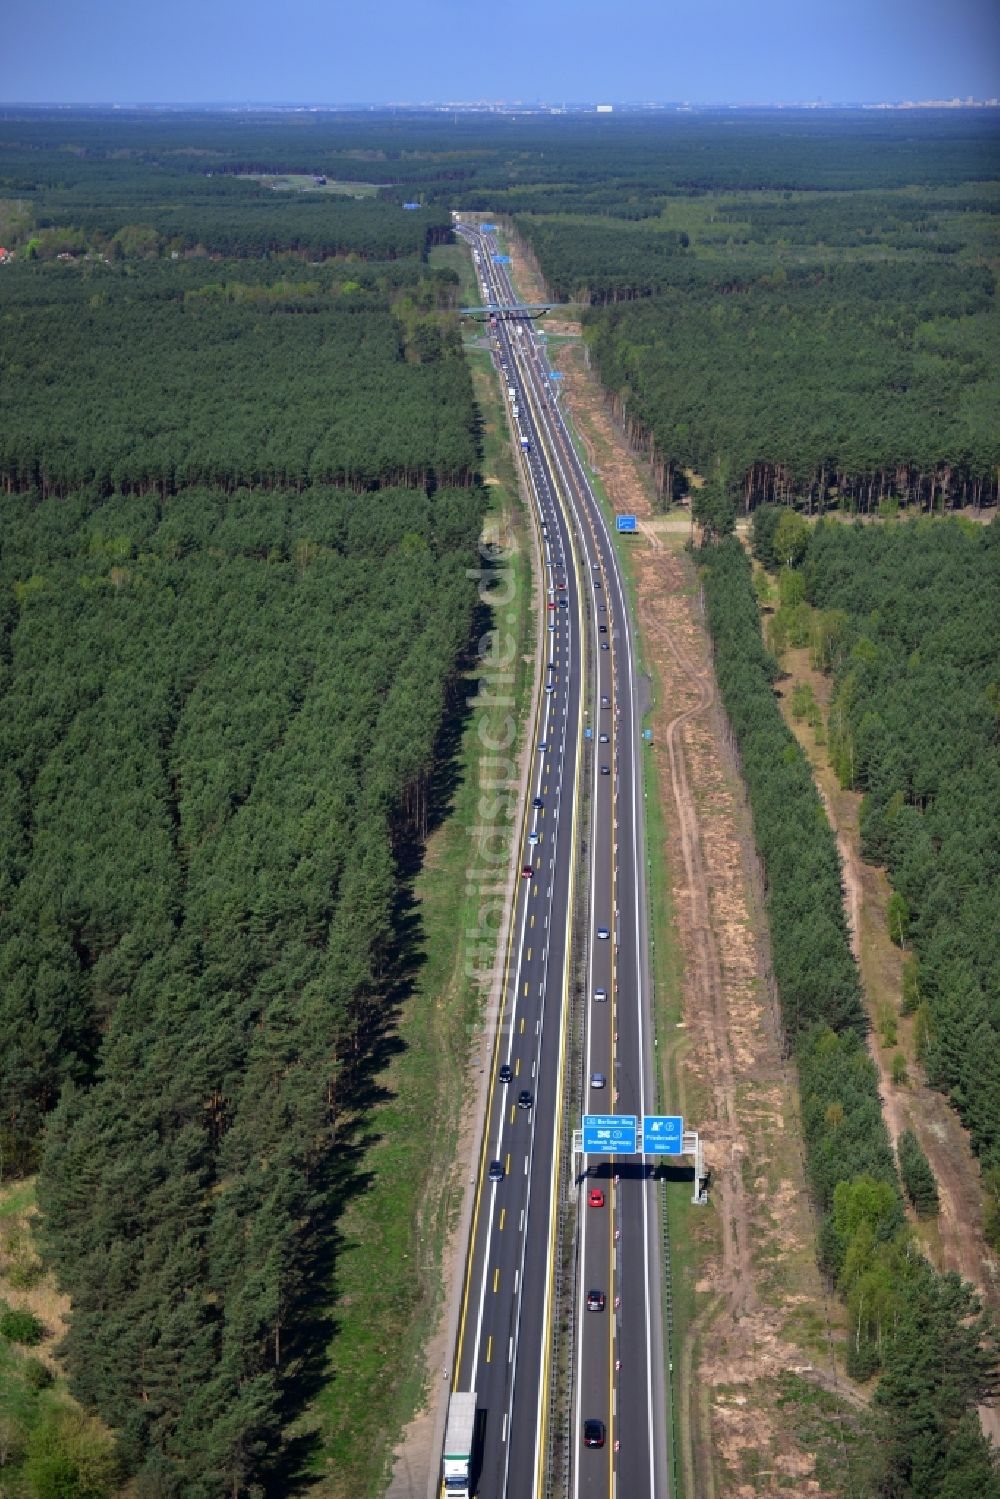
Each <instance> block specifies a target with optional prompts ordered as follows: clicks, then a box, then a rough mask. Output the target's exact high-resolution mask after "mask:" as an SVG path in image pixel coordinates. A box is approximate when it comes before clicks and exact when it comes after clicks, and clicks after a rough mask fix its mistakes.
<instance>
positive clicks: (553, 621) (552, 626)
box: [549, 619, 556, 630]
mask: <svg viewBox="0 0 1000 1499" xmlns="http://www.w3.org/2000/svg"><path fill="white" fill-rule="evenodd" d="M555 627H556V625H555V620H552V619H550V620H549V629H550V630H554V629H555Z"/></svg>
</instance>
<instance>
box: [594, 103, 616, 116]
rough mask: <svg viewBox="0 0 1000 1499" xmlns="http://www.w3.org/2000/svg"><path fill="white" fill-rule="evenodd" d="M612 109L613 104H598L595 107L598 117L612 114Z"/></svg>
mask: <svg viewBox="0 0 1000 1499" xmlns="http://www.w3.org/2000/svg"><path fill="white" fill-rule="evenodd" d="M614 107H615V106H614V105H613V104H598V106H597V113H598V114H599V115H609V114H612V113H613V111H614Z"/></svg>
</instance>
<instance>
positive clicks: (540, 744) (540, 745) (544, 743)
mask: <svg viewBox="0 0 1000 1499" xmlns="http://www.w3.org/2000/svg"><path fill="white" fill-rule="evenodd" d="M548 747H549V741H548V740H547V739H539V741H538V748H539V749H540V750H547V749H548Z"/></svg>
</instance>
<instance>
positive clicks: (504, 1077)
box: [497, 1062, 511, 1083]
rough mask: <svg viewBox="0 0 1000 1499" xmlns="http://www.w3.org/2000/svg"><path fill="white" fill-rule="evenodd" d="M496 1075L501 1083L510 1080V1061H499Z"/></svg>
mask: <svg viewBox="0 0 1000 1499" xmlns="http://www.w3.org/2000/svg"><path fill="white" fill-rule="evenodd" d="M497 1077H498V1078H499V1079H500V1081H501V1082H502V1083H509V1082H510V1079H511V1071H510V1063H509V1062H501V1063H500V1071H499V1072H498V1073H497Z"/></svg>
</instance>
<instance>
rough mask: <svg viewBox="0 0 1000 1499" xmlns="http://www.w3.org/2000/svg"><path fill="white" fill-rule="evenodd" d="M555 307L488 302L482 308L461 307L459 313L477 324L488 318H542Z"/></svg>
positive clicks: (548, 303)
mask: <svg viewBox="0 0 1000 1499" xmlns="http://www.w3.org/2000/svg"><path fill="white" fill-rule="evenodd" d="M553 306H554V303H552V302H487V303H485V304H484V306H482V307H460V308H459V311H460V312H461V314H462V316H463V317H471V318H475V319H476V321H477V322H480V323H484V322H486V320H487V319H488V318H489V319H492V318H507V319H508V320H512V319H522V320H526V319H535V318H540V317H544V316H545V314H546V313H547V312H551V311H552V308H553Z"/></svg>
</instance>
